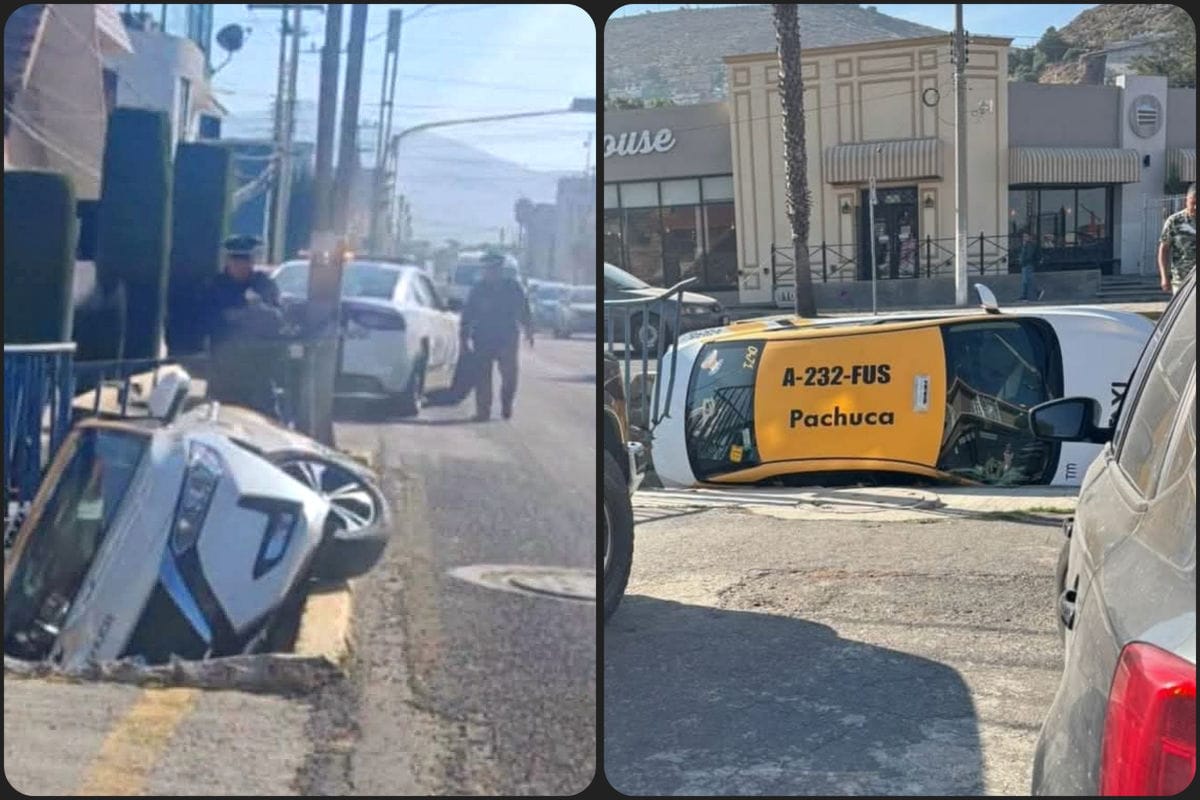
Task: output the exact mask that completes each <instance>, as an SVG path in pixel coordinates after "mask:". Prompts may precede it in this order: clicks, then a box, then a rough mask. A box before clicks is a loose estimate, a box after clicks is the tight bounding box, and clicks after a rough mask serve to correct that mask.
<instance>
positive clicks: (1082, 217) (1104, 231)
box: [1075, 186, 1108, 243]
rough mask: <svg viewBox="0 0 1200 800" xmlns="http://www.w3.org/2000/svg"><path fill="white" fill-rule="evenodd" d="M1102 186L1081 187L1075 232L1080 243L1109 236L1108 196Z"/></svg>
mask: <svg viewBox="0 0 1200 800" xmlns="http://www.w3.org/2000/svg"><path fill="white" fill-rule="evenodd" d="M1107 194H1108V193H1107V191H1106V190H1105V189H1104V187H1102V186H1093V187H1092V188H1090V189H1080V190H1079V197H1078V199H1077V200H1076V210H1075V233H1076V239H1077V240H1078V241H1079V242H1080V243H1084V242H1094V241H1096V240H1097V239H1104V238H1106V237H1107V236H1108V207H1107V204H1108V197H1107Z"/></svg>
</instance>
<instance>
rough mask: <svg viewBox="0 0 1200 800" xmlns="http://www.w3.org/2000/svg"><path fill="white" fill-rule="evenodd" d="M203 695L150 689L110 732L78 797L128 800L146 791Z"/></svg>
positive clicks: (194, 690)
mask: <svg viewBox="0 0 1200 800" xmlns="http://www.w3.org/2000/svg"><path fill="white" fill-rule="evenodd" d="M199 694H200V692H199V690H198V689H175V688H173V689H147V690H145V691H144V692H142V694H141V696H140V697H139V698H138V699H137V702H135V703H134V704H133V708H131V709H129V712H128V713H127V714H126V715H125V716H124V717H123V718H122V719H120V720H118V722H117V724H116V726H115V727H114V728H113V729H112V730H111V731H109V733H108V736H107V737H106V738H105V740H104V744H102V745H101V747H100V752H99V753H98V754H97V756H96V758H95V760H94V761H93V762H92V764H91V767H90V768H89V770H88V772H87V774H86V775H85V777H84V779H83V781H82V783H81V784H80V786H79V789H78V790H77V791H76V792H75V795H76V796H77V797H105V796H113V795H117V796H122V797H128V796H132V795H139V794H141V793H142V792H143V791H144V790H145V788H146V787H145V784H146V779H147V777H148V776H149V775H150V771H151V770H152V769H153V768H154V765H155V764H156V763H157V762H158V757H159V755H160V754H161V753H162V752H163V750H165V749H166V746H167V743H168V742H170V740H171V735H172V734H173V733H174V732H175V728H176V727H178V725H179V723H180V722H182V721H183V718H184V717H186V716H187V715H188V713H189V712H190V711H191V710H192V708H193V707H194V706H195V705H196V699H197V697H198V695H199Z"/></svg>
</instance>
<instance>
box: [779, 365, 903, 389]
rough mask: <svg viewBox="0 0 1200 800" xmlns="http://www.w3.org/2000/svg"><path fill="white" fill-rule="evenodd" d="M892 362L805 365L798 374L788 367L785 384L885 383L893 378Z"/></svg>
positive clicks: (837, 384) (785, 372) (853, 384)
mask: <svg viewBox="0 0 1200 800" xmlns="http://www.w3.org/2000/svg"><path fill="white" fill-rule="evenodd" d="M891 370H892V367H891V365H890V364H854V365H853V366H850V367H842V366H829V367H804V368H803V370H801V371H800V372H801V373H802V374H797V370H796V368H794V367H788V368H787V369H786V370H784V373H783V385H784V386H796V385H797V384H799V385H803V386H841V385H843V384H847V383H848V384H850V385H851V386H858V385H860V384H875V383H878V384H884V383H888V382H890V381H891V379H892V375H891Z"/></svg>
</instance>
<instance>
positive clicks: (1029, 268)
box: [1017, 231, 1046, 300]
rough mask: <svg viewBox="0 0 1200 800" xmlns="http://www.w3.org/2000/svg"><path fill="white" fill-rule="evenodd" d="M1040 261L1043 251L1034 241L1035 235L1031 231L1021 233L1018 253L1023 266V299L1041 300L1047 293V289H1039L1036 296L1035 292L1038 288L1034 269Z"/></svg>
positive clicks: (1019, 263) (1018, 260)
mask: <svg viewBox="0 0 1200 800" xmlns="http://www.w3.org/2000/svg"><path fill="white" fill-rule="evenodd" d="M1039 261H1041V251H1040V250H1039V249H1038V246H1037V244H1036V243H1035V242H1034V241H1033V236H1031V235H1030V234H1029V231H1025V232H1024V233H1022V234H1021V249H1020V251H1019V252H1018V253H1017V264H1018V265H1019V266H1020V267H1021V299H1022V300H1041V299H1042V295H1044V294H1045V293H1046V290H1045V289H1039V290H1038V292H1037V296H1036V297H1034V294H1033V293H1034V290H1035V289H1037V287H1036V286H1034V284H1033V270H1034V268H1036V267H1037V264H1038V262H1039Z"/></svg>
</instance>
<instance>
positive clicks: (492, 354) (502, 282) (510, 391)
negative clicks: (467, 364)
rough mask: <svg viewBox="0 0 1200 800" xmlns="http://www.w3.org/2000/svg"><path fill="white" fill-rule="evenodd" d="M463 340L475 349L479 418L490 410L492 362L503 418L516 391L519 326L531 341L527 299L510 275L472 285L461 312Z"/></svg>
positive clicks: (489, 414)
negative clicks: (497, 377) (496, 368)
mask: <svg viewBox="0 0 1200 800" xmlns="http://www.w3.org/2000/svg"><path fill="white" fill-rule="evenodd" d="M461 324H462V339H463V341H464V342H468V341H469V342H470V344H471V346H472V350H473V351H474V359H473V360H474V361H475V362H476V363H475V365H474V366H475V369H477V370H478V374H477V379H476V382H475V411H476V417H477V418H479V419H487V418H488V417H489V416H491V413H492V364H493V362H495V363H497V364H498V365H499V367H500V407H501V413H502V414H503V415H504V418H505V419H507V418H508V417H510V416H512V405H513V398H514V397H515V396H516V394H517V352H518V350H519V349H520V346H521V328H524V329H525V332H526V335H527V336H529V337H530V341H532V335H533V334H532V328H531V319H530V314H529V301H528V300H527V299H526V297H525V290H524V289H522V288H521V284H520V283H518V282H517V281H516V280H515V279H513V278H507V277H502V278H500V279H499V280H497V281H494V282H488V281H486V280H481V281H480V282H479V283H476V284H475V285H474V286H473V287H471V292H470V294H468V295H467V302H466V304H465V305H464V306H463V312H462V323H461Z"/></svg>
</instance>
